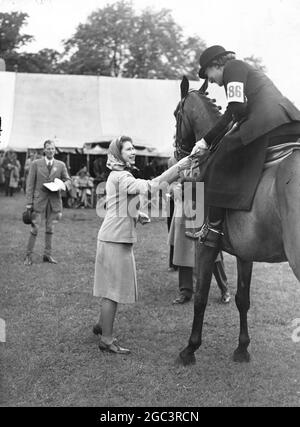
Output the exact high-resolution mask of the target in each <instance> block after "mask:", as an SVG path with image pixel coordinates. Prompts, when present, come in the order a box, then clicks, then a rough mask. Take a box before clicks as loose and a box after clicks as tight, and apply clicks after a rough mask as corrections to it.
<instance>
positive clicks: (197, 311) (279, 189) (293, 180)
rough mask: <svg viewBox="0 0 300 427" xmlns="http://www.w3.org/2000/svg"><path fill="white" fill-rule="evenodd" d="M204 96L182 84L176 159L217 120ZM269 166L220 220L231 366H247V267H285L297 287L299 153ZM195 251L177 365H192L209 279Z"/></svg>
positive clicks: (299, 265)
mask: <svg viewBox="0 0 300 427" xmlns="http://www.w3.org/2000/svg"><path fill="white" fill-rule="evenodd" d="M206 95H207V94H203V93H201V91H198V90H192V91H189V83H188V80H187V79H186V78H184V79H183V80H182V82H181V101H180V102H179V104H178V106H177V109H176V110H175V113H174V114H175V117H176V141H175V146H176V150H177V155H178V157H182V156H183V155H187V154H188V152H189V151H190V149H191V147H192V146H193V145H194V144H195V141H197V140H200V139H201V138H202V137H203V136H204V135H205V134H206V132H208V130H209V129H210V128H211V127H212V125H213V124H214V123H215V122H216V120H217V119H218V117H219V116H220V113H219V112H218V109H217V107H216V105H215V103H214V101H215V100H211V99H209V98H208V97H207V96H206ZM229 132H230V130H229ZM294 145H296V144H294ZM299 146H300V144H298V146H296V148H299ZM181 147H184V149H182V148H181ZM294 148H295V147H294ZM274 163H275V164H273V165H272V166H271V167H267V168H266V169H265V170H264V172H263V174H262V176H261V179H260V182H259V184H258V187H257V190H256V193H255V196H254V200H253V204H252V208H251V210H250V211H238V210H229V209H228V210H226V214H225V220H224V229H223V231H224V235H223V236H222V239H221V250H223V251H225V252H227V253H229V254H231V255H234V256H235V257H236V259H237V273H238V276H237V292H236V295H235V302H236V306H237V309H238V311H239V318H240V332H239V339H238V346H237V348H236V349H235V350H234V353H233V360H234V361H235V362H249V361H250V354H249V352H248V346H249V344H250V338H249V333H248V321H247V313H248V310H249V308H250V283H251V275H252V268H253V263H254V262H267V263H279V262H286V261H288V263H289V265H290V267H291V269H292V271H293V273H294V274H295V276H296V278H297V279H298V281H300V226H299V212H300V193H299V188H300V150H291V152H290V154H289V155H286V156H285V157H284V158H283V159H282V160H281V161H280V162H274ZM196 246H197V249H196V263H197V271H196V275H197V282H196V291H195V296H194V319H193V325H192V331H191V335H190V338H189V341H188V345H187V346H186V347H185V348H184V349H183V350H182V351H181V352H180V353H179V356H178V358H177V363H179V364H182V365H190V364H194V363H195V362H196V358H195V351H196V350H197V349H198V348H199V347H200V345H201V342H202V327H203V319H204V313H205V309H206V305H207V300H208V295H209V289H210V283H211V278H212V276H211V275H207V274H206V275H205V273H203V272H202V269H201V264H202V263H205V262H206V261H205V250H203V245H202V244H200V243H199V242H198V243H197V245H196Z"/></svg>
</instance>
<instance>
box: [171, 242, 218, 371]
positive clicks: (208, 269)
mask: <svg viewBox="0 0 300 427" xmlns="http://www.w3.org/2000/svg"><path fill="white" fill-rule="evenodd" d="M218 252H219V248H213V247H208V246H205V245H203V244H200V243H197V245H196V277H197V284H196V291H195V295H194V320H193V326H192V333H191V336H190V339H189V343H188V346H187V347H186V348H185V349H184V350H182V351H181V352H180V354H179V358H178V362H179V363H182V364H183V365H190V364H193V363H195V362H196V359H195V355H194V353H195V351H196V350H197V349H198V348H199V347H200V345H201V339H202V326H203V319H204V313H205V308H206V305H207V300H208V294H209V289H210V283H211V279H212V273H213V269H214V264H215V260H216V257H217V255H218Z"/></svg>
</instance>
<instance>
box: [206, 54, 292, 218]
mask: <svg viewBox="0 0 300 427" xmlns="http://www.w3.org/2000/svg"><path fill="white" fill-rule="evenodd" d="M223 80H224V86H225V90H226V93H227V99H228V107H227V110H226V111H225V113H224V115H223V116H222V117H221V118H220V119H218V121H217V122H216V124H215V125H214V127H213V128H212V129H211V130H210V131H209V132H208V133H207V134H206V135H205V136H204V139H205V141H206V142H207V143H208V144H209V145H211V144H213V146H215V144H216V143H217V142H219V144H218V145H217V149H216V150H215V151H214V154H213V158H212V159H211V160H212V161H211V162H210V164H209V166H207V169H206V172H205V175H204V183H205V186H204V188H205V203H206V204H207V205H208V206H217V207H223V208H227V209H238V210H249V209H251V206H252V202H253V198H254V195H255V192H256V189H257V186H258V183H259V180H260V178H261V174H262V171H263V167H264V162H265V158H266V153H267V148H268V146H271V145H277V144H281V143H284V142H287V141H290V142H292V141H297V139H298V138H300V111H299V110H298V109H297V108H296V107H295V106H294V105H293V104H292V102H290V101H289V100H288V99H287V98H285V97H284V96H283V95H282V94H281V93H280V92H279V90H278V89H277V88H276V86H275V85H274V84H273V83H272V81H271V80H270V79H269V78H268V77H267V76H266V75H265V74H264V73H262V72H261V71H258V70H256V69H254V68H253V67H252V66H250V65H249V64H247V63H245V62H243V61H238V60H231V61H229V62H228V63H226V64H225V66H224V73H223ZM232 121H234V122H236V124H237V125H236V126H235V127H234V128H233V129H232V130H231V131H230V132H229V133H227V134H225V133H226V130H227V128H228V124H229V123H230V122H232ZM224 135H225V136H224Z"/></svg>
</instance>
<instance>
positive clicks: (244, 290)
mask: <svg viewBox="0 0 300 427" xmlns="http://www.w3.org/2000/svg"><path fill="white" fill-rule="evenodd" d="M237 267H238V284H237V293H236V296H235V302H236V306H237V308H238V310H239V313H240V335H239V345H238V347H237V349H236V350H235V351H234V353H233V360H234V361H235V362H249V360H250V354H249V353H248V350H247V348H248V346H249V344H250V338H249V334H248V321H247V313H248V310H249V308H250V283H251V275H252V267H253V263H252V262H246V261H242V260H241V259H240V258H237Z"/></svg>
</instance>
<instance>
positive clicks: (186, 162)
mask: <svg viewBox="0 0 300 427" xmlns="http://www.w3.org/2000/svg"><path fill="white" fill-rule="evenodd" d="M191 164H192V159H191V158H190V157H189V156H186V157H184V158H183V159H181V160H179V162H177V163H176V166H177V167H178V169H179V171H182V170H185V169H189V168H190V167H191Z"/></svg>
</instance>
